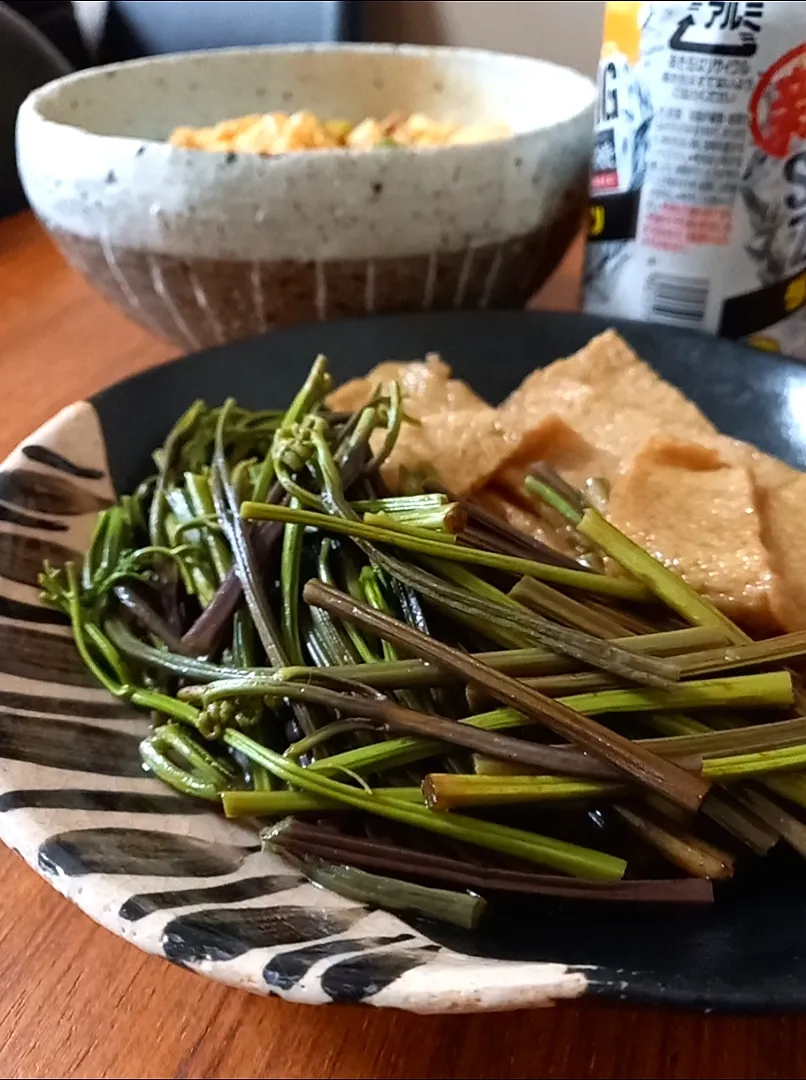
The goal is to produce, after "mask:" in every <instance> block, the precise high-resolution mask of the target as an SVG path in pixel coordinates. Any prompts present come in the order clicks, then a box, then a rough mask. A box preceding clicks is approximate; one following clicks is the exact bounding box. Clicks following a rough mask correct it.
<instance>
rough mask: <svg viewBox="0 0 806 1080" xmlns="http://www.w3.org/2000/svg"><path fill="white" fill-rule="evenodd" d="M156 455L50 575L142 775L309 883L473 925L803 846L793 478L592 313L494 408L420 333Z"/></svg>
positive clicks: (690, 881) (690, 877) (220, 411)
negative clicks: (145, 721) (146, 716)
mask: <svg viewBox="0 0 806 1080" xmlns="http://www.w3.org/2000/svg"><path fill="white" fill-rule="evenodd" d="M154 462H155V466H156V471H155V473H154V475H153V476H151V477H150V478H148V479H147V480H146V481H144V483H143V484H141V486H140V487H139V488H138V489H137V490H136V491H135V492H134V493H132V494H131V495H128V496H125V497H123V498H122V499H120V500H119V502H118V503H117V504H116V505H115V506H113V507H112V508H110V509H107V510H105V511H104V512H103V513H102V514H101V515H100V516H99V518H98V522H97V527H96V530H95V534H94V537H93V540H92V542H91V544H90V547H89V549H88V551H87V553H86V555H85V557H84V562H83V566H81V567H78V566H75V565H72V564H70V563H68V564H67V565H66V566H65V567H63V568H58V569H57V568H53V567H47V566H46V567H45V569H44V571H43V574H42V577H41V582H42V588H43V594H44V598H45V600H46V602H47V603H48V604H49V605H51V606H52V607H54V608H57V609H58V610H60V611H62V612H63V613H64V614H65V615H66V616H67V618H68V619H69V621H70V624H71V627H72V633H73V636H74V638H75V642H76V645H77V647H78V650H79V652H80V655H81V656H82V658H83V660H84V662H85V663H86V664H87V666H88V667H89V669H90V670H91V671H92V672H93V673H94V675H95V676H96V678H97V679H98V680H99V682H100V683H101V684H102V685H103V686H105V687H106V688H107V689H108V690H109V691H111V692H112V693H113V694H115V695H117V696H118V697H120V698H123V699H126V700H128V701H130V702H131V703H132V704H134V705H136V706H139V707H141V708H142V709H143V710H146V711H148V712H149V713H150V715H151V716H152V717H154V718H155V727H154V730H153V732H152V733H151V734H150V735H149V736H148V737H147V738H145V739H144V740H143V742H142V744H141V748H140V749H141V755H142V759H143V763H144V765H145V766H146V767H147V769H149V770H150V771H151V772H152V773H153V774H154V775H155V776H157V777H159V778H161V779H162V780H163V781H164V782H165V783H166V784H168V785H169V786H171V787H173V788H174V789H176V790H177V791H179V792H181V793H183V794H184V795H190V796H194V797H198V798H201V799H205V800H208V801H209V802H210V803H211V804H215V805H218V806H220V807H222V809H223V811H224V813H225V814H226V815H227V816H229V817H232V818H244V819H247V820H250V821H252V820H254V819H264V820H265V821H266V822H267V823H268V824H267V825H266V827H265V828H264V830H263V834H262V835H263V840H264V843H265V845H266V846H267V847H268V848H270V849H271V850H273V851H278V852H280V853H281V854H283V855H284V856H285V857H287V858H289V859H291V860H293V861H294V862H296V863H297V864H298V865H299V867H300V869H301V870H302V872H303V873H305V874H306V875H307V876H308V877H309V878H310V879H311V880H313V881H316V882H318V883H320V884H323V885H326V886H327V887H328V888H330V889H333V890H334V891H336V892H338V893H341V894H343V895H345V896H347V897H349V898H350V899H352V900H359V901H363V902H366V903H368V904H370V905H373V906H380V907H385V908H389V909H391V910H402V911H414V912H416V913H419V914H421V915H426V916H430V917H434V918H440V919H444V920H447V921H450V922H454V923H456V924H458V925H461V926H465V927H472V926H474V925H476V923H477V922H478V919H479V918H480V917H481V915H482V913H483V910H484V904H485V900H484V899H483V898H484V897H486V896H492V897H495V896H496V895H498V894H499V893H507V892H510V893H511V892H520V893H531V894H542V895H549V896H555V897H561V898H566V899H568V898H571V899H574V898H581V899H587V900H600V901H605V900H606V901H616V900H621V901H625V902H626V901H631V902H637V901H641V902H654V901H658V902H664V903H672V902H678V903H684V904H685V903H707V902H709V901H711V900H712V899H713V890H712V885H711V882H712V881H713V880H723V879H727V878H730V877H731V876H732V874H733V872H734V868H735V866H736V865H737V864H739V863H740V862H741V861H742V860H744V859H746V858H748V857H749V856H751V855H755V856H756V857H761V856H763V855H765V854H766V853H767V852H768V851H769V850H770V849H771V848H772V847H774V846H775V845H776V844H777V843H778V842H785V843H788V844H790V845H791V846H792V847H794V848H795V849H796V850H797V851H798V852H799V853H800V854H802V855H806V841H805V840H804V832H806V826H804V824H803V822H802V820H801V817H800V814H801V808H802V807H804V806H806V779H805V777H806V720H804V718H803V709H804V703H803V701H802V692H801V690H800V687H799V684H798V680H797V679H793V676H792V674H791V672H790V670H789V667H788V665H789V664H790V663H791V662H794V663H799V661H800V659H801V658H802V657H803V656H804V655H806V634H804V633H803V623H802V621H799V620H803V618H804V616H803V611H804V610H806V604H804V603H803V602H802V600H801V599H800V597H799V592H798V590H799V589H802V585H801V582H802V580H803V577H804V575H803V573H802V569H801V568H802V560H803V558H804V555H803V543H802V540H801V538H800V523H799V514H798V508H799V506H800V505H802V495H801V492H802V490H803V488H802V485H803V482H804V478H803V476H802V475H800V474H799V473H797V472H795V471H794V470H792V469H790V468H788V467H787V466H786V465H784V464H782V463H781V462H778V461H776V460H774V459H772V458H769V457H767V456H766V455H764V454H762V453H760V452H759V451H758V450H756V449H754V448H753V447H751V446H748V445H747V444H744V443H739V442H737V441H735V440H731V439H728V438H726V437H725V436H722V435H720V434H719V433H718V432H717V431H716V430H715V429H714V428H713V427H712V425H710V423H709V422H708V420H707V419H706V418H705V417H704V416H703V415H702V414H701V413H700V412H699V410H698V409H697V408H696V407H695V406H694V405H693V404H692V403H691V402H689V401H687V399H686V398H685V397H684V396H683V395H682V394H680V393H679V391H677V390H676V389H675V388H674V387H672V386H670V385H669V384H668V383H665V382H664V381H663V380H661V379H660V378H659V377H658V376H657V375H656V374H655V373H654V372H653V371H652V370H651V368H649V367H648V366H647V365H646V364H644V363H643V362H642V361H641V360H639V358H638V357H636V356H635V354H634V353H633V352H632V350H630V349H629V347H628V346H627V345H626V343H625V342H623V341H622V340H621V339H620V338H619V337H618V336H617V335H615V334H614V333H612V332H610V333H607V334H604V335H602V336H601V337H599V338H597V339H595V340H594V341H593V342H591V344H590V345H588V346H586V347H585V348H584V349H582V350H581V351H580V352H578V353H577V354H575V355H574V356H572V357H569V358H567V359H564V360H559V361H557V362H556V363H554V364H553V365H551V366H549V367H548V368H546V369H543V370H540V371H536V372H534V373H533V374H532V375H530V376H529V377H528V378H527V379H526V380H525V381H524V382H523V384H522V385H521V386H520V387H519V388H518V389H517V390H515V391H514V393H513V394H512V395H510V397H509V398H508V399H507V400H506V401H505V402H504V403H503V405H501V406H499V407H498V408H494V407H492V406H491V405H489V404H487V403H486V402H484V401H483V400H482V399H480V398H479V397H478V396H477V395H476V394H475V393H474V391H473V390H472V389H471V388H470V387H469V386H467V385H466V384H465V383H463V382H462V381H460V380H457V379H454V378H452V376H451V372H450V369H449V368H448V367H447V365H446V364H445V363H444V362H443V361H442V360H441V359H440V358H439V357H436V356H431V357H427V358H426V359H425V360H424V361H418V362H414V363H403V364H398V363H387V364H382V365H380V367H378V368H375V369H374V371H372V372H370V374H369V375H368V376H367V377H366V378H365V379H359V380H354V381H352V382H350V383H347V384H345V385H344V386H342V387H339V388H337V389H336V390H333V389H332V386H331V381H330V378H329V376H328V374H327V370H326V361H325V360H324V358H323V357H320V358H318V359H317V361H316V362H315V364H314V366H313V368H312V370H311V372H310V374H309V376H308V378H307V380H306V381H305V383H304V385H303V386H302V387H301V388H300V390H299V392H298V394H297V396H296V398H295V400H294V401H293V403H292V404H291V405H290V407H289V408H288V409H286V410H281V411H277V412H272V411H263V412H253V411H250V410H247V409H245V408H242V407H240V406H238V405H237V404H235V403H234V402H233V401H228V402H226V403H225V404H224V405H222V406H218V407H209V406H207V405H206V404H204V403H203V402H196V403H195V404H194V405H192V406H191V408H190V409H189V410H188V411H187V412H186V413H185V414H184V415H183V416H182V417H180V418H179V420H178V421H177V423H176V425H175V427H174V428H173V430H172V431H171V432H170V433H169V434H168V437H167V439H166V441H165V443H164V445H163V446H162V447H161V448H159V449H158V450H157V451H156V452H155V454H154ZM678 571H681V572H682V576H680V574H679V573H678ZM780 626H783V627H786V628H791V629H792V630H793V632H791V633H783V634H782V633H780ZM759 628H761V629H759ZM89 752H91V751H89ZM88 767H91V763H88Z"/></svg>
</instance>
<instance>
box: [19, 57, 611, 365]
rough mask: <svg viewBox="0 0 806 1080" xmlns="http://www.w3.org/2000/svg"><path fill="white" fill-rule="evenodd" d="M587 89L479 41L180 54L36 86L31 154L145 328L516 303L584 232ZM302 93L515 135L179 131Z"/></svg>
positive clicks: (72, 226) (219, 338) (81, 241)
mask: <svg viewBox="0 0 806 1080" xmlns="http://www.w3.org/2000/svg"><path fill="white" fill-rule="evenodd" d="M593 101H594V87H593V84H592V83H591V82H590V81H589V80H588V79H587V78H585V77H584V76H582V75H580V74H578V73H577V72H574V71H571V70H570V69H567V68H562V67H557V66H556V65H554V64H550V63H547V62H544V61H540V60H533V59H528V58H525V57H516V56H505V55H502V54H496V53H490V52H480V51H473V50H465V49H433V48H415V47H408V46H405V47H400V46H388V45H364V46H355V45H350V46H324V47H323V46H292V47H282V48H264V49H228V50H221V51H213V52H205V53H188V54H184V55H181V56H167V57H160V58H154V59H147V60H140V61H135V62H131V63H126V64H117V65H112V66H110V67H105V68H96V69H94V70H90V71H83V72H80V73H78V74H75V75H71V76H68V77H66V78H62V79H58V80H56V81H55V82H52V83H50V84H49V85H47V86H45V87H43V88H42V89H40V90H38V91H36V92H35V93H33V94H31V96H30V97H29V98H28V99H27V101H26V102H25V104H24V105H23V107H22V108H21V110H20V114H19V121H18V127H17V148H18V160H19V169H20V174H21V176H22V180H23V184H24V186H25V190H26V193H27V195H28V197H29V200H30V202H31V205H32V206H33V208H34V210H35V211H36V213H37V214H38V216H39V217H40V219H41V220H42V222H43V223H44V224H45V226H46V227H47V228H48V229H49V230H50V231H51V233H52V234H53V236H54V237H55V239H56V241H57V242H58V244H59V245H60V246H61V248H62V250H63V251H64V253H65V254H66V256H67V258H68V259H69V260H70V262H71V263H72V264H73V265H74V266H75V267H76V268H77V269H78V270H80V271H81V272H82V273H83V274H84V275H85V276H86V277H87V279H88V280H89V281H90V282H92V284H93V285H95V286H96V287H97V288H98V289H99V290H100V291H101V292H102V293H103V294H104V295H105V296H106V297H107V298H108V299H110V300H112V301H113V302H114V303H116V304H118V305H119V306H120V307H122V308H123V309H124V311H126V312H127V313H128V314H129V315H131V316H132V317H133V318H135V319H136V320H137V321H138V322H140V323H142V324H143V325H144V326H146V327H148V328H149V329H151V330H153V331H155V332H157V333H158V334H160V335H162V336H163V337H166V338H168V339H170V340H172V341H174V342H176V343H177V344H179V345H181V346H184V347H190V348H197V347H199V346H201V345H207V344H214V343H219V342H224V341H228V340H232V339H235V338H241V337H246V336H250V335H252V334H255V333H259V332H261V331H264V330H266V329H270V328H272V327H274V326H276V325H280V324H283V323H289V322H307V321H314V320H321V319H333V318H338V317H340V316H346V315H356V314H363V313H372V312H385V311H414V310H423V309H435V310H444V309H447V308H484V307H516V306H522V305H523V304H524V303H525V302H526V301H527V300H528V299H529V297H530V296H531V295H532V294H533V293H534V292H535V290H536V289H537V288H538V287H539V286H540V285H541V284H542V282H543V281H544V280H545V279H546V277H547V276H548V275H549V274H550V273H551V271H552V270H553V269H554V267H555V266H556V264H557V262H558V261H559V259H560V258H561V256H562V255H563V253H564V252H565V250H566V248H567V246H568V244H569V242H570V240H571V239H572V237H573V236H574V234H575V232H576V230H577V228H578V226H579V220H580V214H581V211H582V208H583V206H584V203H585V196H586V184H587V170H588V159H589V151H590V143H591V129H592V113H593ZM303 108H304V109H309V110H311V111H313V112H314V113H316V114H318V115H320V116H323V117H344V118H346V119H349V120H352V121H354V122H357V121H358V120H360V119H361V118H363V117H365V116H367V115H378V116H383V115H385V114H387V113H389V112H391V111H392V110H395V109H399V110H402V111H404V112H414V111H421V112H425V113H427V114H430V115H433V116H436V117H438V118H444V119H452V120H455V121H458V122H461V123H469V122H494V121H503V122H504V123H505V124H507V125H508V126H509V128H510V129H511V131H512V134H511V136H509V137H507V138H505V139H502V140H498V141H495V142H488V143H484V144H478V145H475V146H454V147H438V148H434V149H427V150H417V151H415V150H408V149H398V148H386V149H379V150H376V151H372V152H356V151H349V150H333V151H316V152H312V153H303V154H287V155H283V156H277V157H272V158H268V157H265V158H264V157H258V156H255V155H251V154H235V153H209V152H203V151H197V150H186V149H179V148H175V147H172V146H170V145H168V143H167V142H166V141H165V139H166V138H167V136H168V135H169V133H170V132H171V130H172V129H173V128H174V127H175V126H178V125H181V124H189V125H193V126H198V125H206V124H210V123H214V122H216V121H217V120H220V119H223V118H226V117H234V116H239V115H243V114H247V113H254V112H269V111H272V110H283V111H294V110H296V109H303Z"/></svg>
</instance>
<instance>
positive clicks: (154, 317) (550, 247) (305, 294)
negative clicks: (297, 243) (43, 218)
mask: <svg viewBox="0 0 806 1080" xmlns="http://www.w3.org/2000/svg"><path fill="white" fill-rule="evenodd" d="M582 209H583V207H582V204H581V203H580V202H579V201H577V200H574V202H573V204H572V203H570V202H569V203H568V204H567V205H566V208H565V211H564V213H563V214H562V215H561V216H560V217H559V218H558V219H556V220H555V221H554V222H552V223H551V224H550V225H546V226H541V227H539V228H537V229H534V230H532V231H531V232H529V233H526V234H525V235H523V236H518V237H513V238H511V239H508V240H505V241H503V242H502V243H500V244H484V245H479V246H469V247H467V248H466V249H464V250H463V251H455V252H434V253H431V254H424V255H405V256H391V257H380V258H373V259H333V260H328V261H322V262H295V261H292V260H282V261H262V260H261V261H253V262H246V261H243V260H237V259H210V258H196V257H191V258H179V257H177V256H173V255H158V254H154V253H151V252H148V251H142V250H138V249H135V248H130V247H111V246H110V245H109V244H104V243H101V242H100V241H98V240H95V239H90V238H86V237H82V236H78V235H77V234H75V233H72V232H67V231H65V230H62V229H52V230H51V232H52V234H53V236H54V238H55V239H56V241H57V242H58V244H59V246H60V247H61V249H62V251H63V252H64V254H65V256H66V257H67V259H68V260H69V262H70V263H71V265H72V266H74V267H75V268H76V269H77V270H78V271H79V272H80V273H82V274H83V275H84V276H85V277H86V278H87V280H88V281H89V282H90V283H91V284H92V285H93V286H95V288H96V289H98V291H99V292H100V293H101V294H102V295H103V296H105V297H106V299H107V300H110V301H111V302H112V303H113V304H116V305H117V306H118V307H120V308H122V309H123V310H124V311H125V312H126V314H127V315H129V316H131V318H133V319H135V320H136V321H137V322H139V323H140V324H141V325H142V326H144V327H146V329H148V330H151V331H152V332H153V333H155V334H158V335H159V336H161V337H164V338H167V339H168V340H169V341H171V342H174V343H175V344H177V345H180V346H181V347H183V348H187V349H199V348H202V347H204V346H208V345H217V344H220V343H222V342H225V341H234V340H236V339H238V338H245V337H252V336H254V335H256V334H260V333H263V332H264V331H266V330H271V329H273V328H274V327H277V326H282V325H285V324H289V323H298V322H313V321H315V320H324V319H338V318H344V317H347V316H353V315H367V314H375V313H378V314H380V313H383V312H401V311H423V310H429V309H433V310H434V311H444V310H446V309H449V308H457V309H460V308H465V309H474V308H485V307H489V308H511V307H523V305H524V304H526V302H527V301H528V300H529V299H530V298H531V297H532V296H533V295H534V293H535V292H536V291H537V289H539V288H540V286H541V285H542V284H543V282H544V281H545V280H546V278H547V277H548V276H549V275H550V274H551V272H552V271H553V270H554V268H555V267H556V266H557V264H558V262H559V261H560V259H561V258H562V256H563V255H564V254H565V251H566V249H567V247H568V245H569V244H570V242H571V240H572V239H573V237H574V236H575V234H576V232H577V230H578V228H579V223H580V217H581V213H582Z"/></svg>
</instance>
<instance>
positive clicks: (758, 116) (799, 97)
mask: <svg viewBox="0 0 806 1080" xmlns="http://www.w3.org/2000/svg"><path fill="white" fill-rule="evenodd" d="M750 133H751V134H752V136H753V141H754V142H755V144H756V146H757V147H758V148H759V149H760V150H763V151H764V153H765V154H769V155H770V156H771V157H775V158H783V157H786V156H787V154H788V153H789V148H790V145H791V143H792V141H793V139H794V140H804V141H806V44H803V45H798V47H797V48H796V49H790V51H789V52H788V53H784V55H783V56H782V57H781V58H780V59H779V60H776V61H775V63H774V64H773V65H772V67H770V68H768V69H767V71H765V72H764V74H763V75H762V76H761V78H760V79H759V81H758V84H757V86H756V88H755V90H754V91H753V96H752V97H751V98H750Z"/></svg>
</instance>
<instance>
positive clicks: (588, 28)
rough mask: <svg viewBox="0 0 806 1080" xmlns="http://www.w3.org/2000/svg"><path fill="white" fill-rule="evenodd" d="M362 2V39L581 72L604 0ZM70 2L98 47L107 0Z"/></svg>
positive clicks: (590, 55)
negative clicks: (515, 57)
mask: <svg viewBox="0 0 806 1080" xmlns="http://www.w3.org/2000/svg"><path fill="white" fill-rule="evenodd" d="M180 2H181V0H180ZM165 4H166V0H156V2H155V0H150V6H152V7H160V6H165ZM24 6H29V5H24ZM172 6H179V5H172ZM183 6H185V7H193V8H198V9H199V10H200V13H201V12H202V10H203V9H210V8H215V7H217V6H219V5H217V4H216V3H214V2H211V0H199V2H198V3H196V2H193V0H187V2H185V3H184V4H183ZM305 6H308V7H316V6H318V5H316V4H307V5H306V4H290V5H289V4H287V3H284V2H283V0H257V2H253V3H228V4H227V7H229V8H232V9H235V8H242V9H243V12H242V15H243V16H244V18H249V19H251V18H254V12H255V9H260V8H262V9H264V12H263V17H264V18H266V19H271V18H276V17H277V9H280V8H284V7H285V8H288V7H297V8H302V7H305ZM361 6H362V7H363V39H364V40H365V41H396V42H408V43H410V44H415V45H467V46H471V47H473V48H484V49H497V50H500V51H502V52H514V53H527V54H529V55H530V56H539V57H542V58H543V59H545V60H553V61H554V62H555V63H558V64H568V65H569V66H570V67H575V68H578V69H579V70H580V71H583V72H585V73H586V74H587V75H591V76H592V75H594V74H595V72H596V61H597V59H598V56H599V43H600V40H601V29H602V13H603V10H604V3H603V0H573V2H559V3H557V2H551V0H365V2H364V4H363V5H361ZM73 7H74V9H75V12H76V17H77V19H78V21H79V24H80V26H81V28H82V32H83V33H84V35H85V36H86V38H87V40H88V41H89V42H91V43H93V44H94V45H95V47H97V46H98V44H99V43H100V41H101V39H102V37H103V28H104V23H105V20H106V15H107V9H108V7H109V3H108V0H73ZM272 8H274V9H275V11H274V12H273V11H271V9H272ZM247 9H251V10H250V11H248V12H247ZM236 21H237V16H236Z"/></svg>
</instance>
